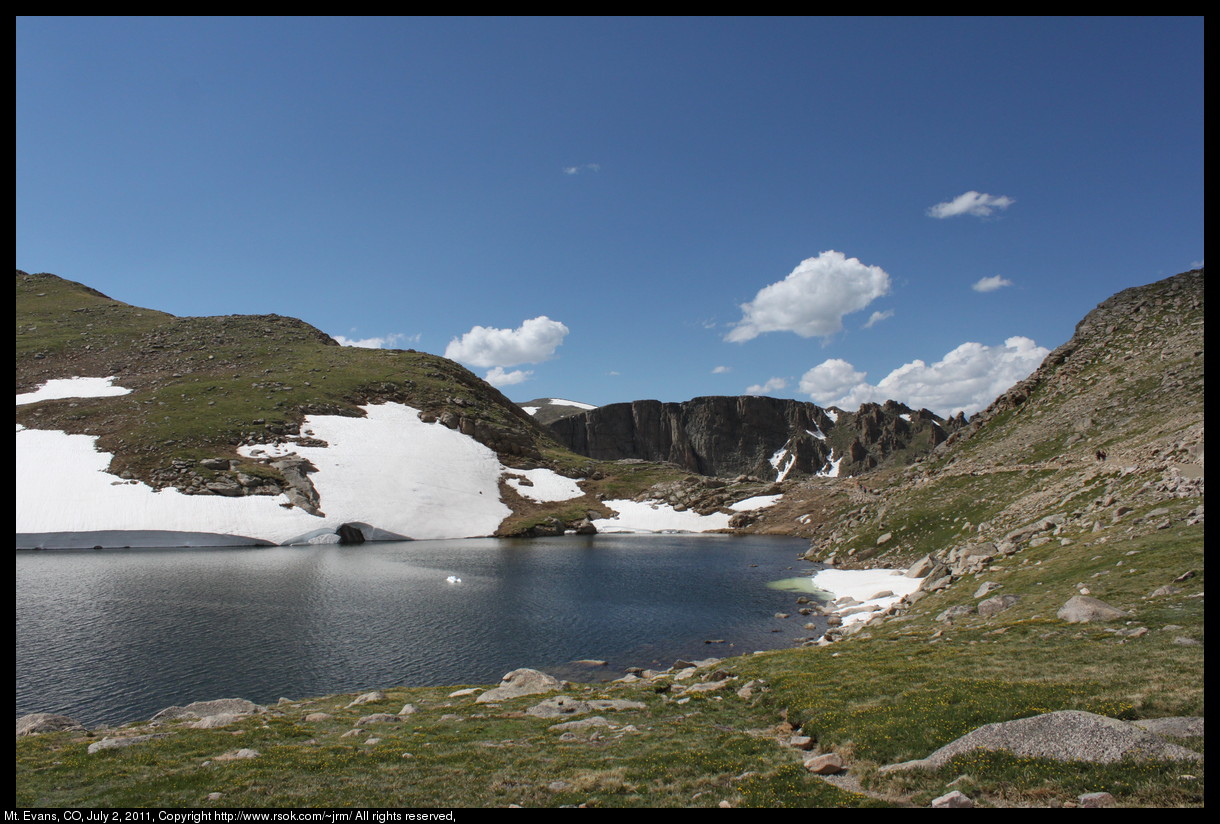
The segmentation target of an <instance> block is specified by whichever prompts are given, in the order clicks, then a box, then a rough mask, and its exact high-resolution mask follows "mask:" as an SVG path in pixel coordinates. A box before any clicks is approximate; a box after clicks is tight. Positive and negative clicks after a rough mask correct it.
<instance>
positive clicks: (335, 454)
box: [16, 379, 582, 543]
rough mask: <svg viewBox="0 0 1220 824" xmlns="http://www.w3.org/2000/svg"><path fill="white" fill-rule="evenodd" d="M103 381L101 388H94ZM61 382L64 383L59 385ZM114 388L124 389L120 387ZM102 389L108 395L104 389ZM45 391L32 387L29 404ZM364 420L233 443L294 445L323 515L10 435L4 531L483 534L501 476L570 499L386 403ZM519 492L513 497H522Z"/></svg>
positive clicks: (334, 418)
mask: <svg viewBox="0 0 1220 824" xmlns="http://www.w3.org/2000/svg"><path fill="white" fill-rule="evenodd" d="M98 380H106V381H107V384H106V386H102V385H100V384H97V383H96V381H98ZM50 383H54V382H49V383H48V385H47V386H44V387H43V388H41V389H40V390H39V391H38V392H37V393H30V394H40V393H46V392H48V391H51V392H55V393H63V392H69V394H66V395H64V394H56V395H55V397H96V396H97V394H96V393H98V392H101V391H102V390H103V389H106V388H107V387H109V389H110V390H114V389H120V387H111V386H109V383H110V379H75V380H74V381H73V382H72V383H71V386H56V387H53V388H51V389H50V390H48V387H49V386H50ZM60 383H66V382H60ZM123 391H125V390H123ZM106 394H116V393H115V392H113V391H106ZM47 397H50V395H48V394H40V399H46V398H47ZM363 409H364V411H365V414H366V417H364V418H350V417H344V416H339V415H317V416H311V417H309V418H307V419H306V422H305V426H306V427H307V428H308V429H310V430H312V432H313V434H314V437H316V438H319V439H321V440H323V441H325V442H327V443H328V444H329V446H328V447H310V446H303V445H300V444H287V445H286V444H262V445H255V446H246V447H242V448H241V449H240V450H239V451H240V452H241V453H242V454H244V455H247V456H249V457H272V456H276V455H283V454H286V453H287V452H290V451H291V452H295V453H296V454H298V455H300V456H301V457H303V458H306V459H308V460H309V461H311V462H312V463H313V465H314V466H315V467H317V471H316V472H314V473H312V474H311V475H310V480H311V481H312V482H313V485H314V487H315V489H316V490H317V492H318V495H319V498H320V504H321V510H322V512H324V513H325V515H324V516H322V517H319V516H314V515H310V514H308V513H306V512H305V511H303V510H301V509H299V508H295V507H286V506H284V504H286V503H288V501H287V498H286V497H285V496H245V497H224V496H219V495H183V494H182V493H181V492H179V491H178V490H176V489H172V488H170V489H163V490H161V491H157V490H154V489H153V488H152V487H150V486H148V485H147V484H144V483H141V482H138V481H128V480H124V479H122V478H119V477H117V476H115V475H111V474H109V473H108V472H107V471H106V469H107V467H108V466H109V465H110V459H111V455H109V454H108V453H104V452H99V451H98V450H97V448H96V443H97V438H96V437H95V436H91V435H69V434H67V433H65V432H59V431H51V430H36V429H26V428H24V427H22V426H20V425H18V426H17V430H16V477H17V478H20V479H21V483H20V484H18V485H17V493H16V532H18V533H61V532H94V531H96V532H102V531H112V530H165V531H173V532H192V533H216V534H219V535H241V536H247V537H250V538H258V539H262V540H267V541H271V542H274V543H283V542H285V541H288V540H290V539H292V538H294V537H296V536H300V535H302V534H305V533H309V532H314V531H316V530H319V529H331V530H334V529H337V528H338V527H339V526H341V525H342V524H345V523H353V522H362V523H365V524H371V525H372V526H374V527H377V528H379V529H381V530H385V531H388V532H393V533H398V534H400V535H406V536H410V537H412V538H416V539H428V538H467V537H480V536H485V535H491V534H493V533H494V532H495V531H496V529H497V528H498V527H499V525H500V523H501V522H502V521H503V520H504V518H505V517H507V516H508V515H509V514H511V511H510V510H509V508H508V506H506V505H505V504H504V503H503V502H502V501H501V500H500V491H499V481H500V478H501V475H502V474H503V473H505V472H506V471H507V472H508V473H509V474H510V475H516V476H525V477H528V478H529V479H530V480H531V481H532V482H533V484H534V487H532V488H530V487H521V489H525V490H530V489H534V490H537V491H536V492H535V494H537V495H545V496H546V497H545V498H539V499H540V500H551V501H555V500H567V499H568V498H570V497H577V496H579V495H580V494H582V493H581V492H580V490H579V487H577V486H576V483H575V481H573V480H571V479H569V478H563V477H562V476H559V475H556V474H555V473H552V472H550V471H549V470H528V471H524V470H511V469H507V468H506V467H504V466H502V465H501V464H500V460H499V457H498V456H497V455H496V453H495V452H493V451H492V450H491V449H489V448H487V447H486V446H484V445H483V444H481V443H479V442H478V441H476V440H474V439H473V438H470V437H468V436H466V435H463V434H461V433H459V432H455V431H454V430H451V429H448V428H446V427H445V426H443V425H441V424H439V423H431V424H428V423H424V422H422V421H421V420H420V419H419V412H418V410H416V409H413V408H411V407H409V406H405V405H402V404H395V403H386V404H379V405H370V406H365V407H363ZM523 494H524V493H523Z"/></svg>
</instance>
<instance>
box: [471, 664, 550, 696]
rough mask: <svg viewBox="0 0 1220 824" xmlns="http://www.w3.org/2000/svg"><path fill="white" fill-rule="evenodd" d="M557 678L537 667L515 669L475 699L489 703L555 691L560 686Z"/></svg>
mask: <svg viewBox="0 0 1220 824" xmlns="http://www.w3.org/2000/svg"><path fill="white" fill-rule="evenodd" d="M560 686H561V685H560V683H559V680H558V679H557V678H553V677H551V676H550V675H547V674H546V673H545V672H539V671H538V670H535V669H527V668H522V669H515V670H513V671H512V672H510V673H508V674H507V675H505V676H504V677H503V678H502V679H500V686H498V687H496V688H494V689H490V690H488V691H487V692H485V693H482V694H481V695H480V696H479V697H478V698H476V699H474V702H475V703H476V704H488V703H493V702H495V701H507V700H508V699H509V698H518V697H520V696H522V695H538V694H540V693H544V692H554V691H555V690H557V689H559V688H560Z"/></svg>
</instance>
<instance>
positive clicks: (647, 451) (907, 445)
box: [550, 395, 965, 481]
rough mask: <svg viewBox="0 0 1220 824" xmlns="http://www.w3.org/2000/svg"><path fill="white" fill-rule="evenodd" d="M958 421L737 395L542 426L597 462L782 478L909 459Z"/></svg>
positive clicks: (885, 407) (884, 408)
mask: <svg viewBox="0 0 1220 824" xmlns="http://www.w3.org/2000/svg"><path fill="white" fill-rule="evenodd" d="M964 423H965V420H964V419H963V418H960V417H959V418H956V419H953V420H944V419H942V418H940V417H939V416H937V415H935V414H933V413H932V412H929V411H928V410H926V409H921V410H912V409H910V408H908V407H907V406H905V405H904V404H901V403H897V402H895V401H887V402H886V403H884V404H872V403H869V404H864V405H863V406H861V407H860V409H859V410H857V411H856V412H845V411H843V410H840V409H834V408H832V409H829V410H826V409H822V408H821V407H819V406H817V405H816V404H813V403H808V402H804V401H796V400H790V399H780V398H768V397H759V396H752V395H745V396H739V397H720V396H714V397H701V398H693V399H692V400H689V401H684V402H682V403H662V402H660V401H655V400H641V401H632V402H630V403H617V404H610V405H608V406H603V407H600V408H598V409H593V410H589V411H587V412H583V413H581V414H577V415H569V416H567V417H564V418H562V419H559V420H556V421H553V422H552V423H551V424H550V429H551V431H552V432H553V433H554V434H555V436H556V438H557V439H558V440H559V442H560V443H561V444H563V445H564V446H566V447H567V448H568V449H571V450H572V451H573V452H576V453H577V454H580V455H585V456H587V457H590V458H594V459H596V460H606V461H610V460H624V459H628V460H646V461H662V462H666V463H670V464H673V465H675V466H678V467H681V468H682V469H685V470H687V471H689V472H695V473H698V474H700V475H707V476H718V477H733V476H738V475H745V476H750V477H753V478H757V479H765V480H772V481H780V480H786V479H796V478H803V477H810V476H817V475H824V476H831V475H833V476H847V475H858V474H861V473H863V472H866V471H869V470H871V469H875V468H877V467H878V466H882V465H887V464H893V463H898V464H902V463H909V462H910V461H912V460H914V458H915V457H916V456H917V455H920V454H923V453H925V452H927V451H929V450H931V449H932V448H933V447H935V446H936V445H938V444H940V443H941V442H943V441H944V440H946V439H947V438H948V437H949V435H950V434H951V433H953V432H954V431H956V430H957V429H958V428H959V427H961V426H962V425H964Z"/></svg>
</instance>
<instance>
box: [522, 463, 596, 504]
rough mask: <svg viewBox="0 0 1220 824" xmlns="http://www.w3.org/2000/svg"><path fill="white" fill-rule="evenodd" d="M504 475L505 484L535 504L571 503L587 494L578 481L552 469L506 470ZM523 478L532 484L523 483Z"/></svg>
mask: <svg viewBox="0 0 1220 824" xmlns="http://www.w3.org/2000/svg"><path fill="white" fill-rule="evenodd" d="M504 474H505V482H506V483H507V484H508V485H509V486H511V487H512V488H513V489H515V490H517V494H519V495H521V496H522V497H524V498H529V499H530V500H531V501H534V502H535V503H545V502H549V501H569V500H571V499H572V498H579V497H580V496H581V495H584V494H585V493H584V491H583V490H582V489H581V488H580V485H579V484H577V483H576V481H574V480H572V479H571V478H565V477H564V476H563V475H560V474H559V473H557V472H554V471H552V470H550V469H506V470H504ZM522 476H524V477H525V478H526V479H528V480H529V481H530V483H529V484H526V483H523V482H522Z"/></svg>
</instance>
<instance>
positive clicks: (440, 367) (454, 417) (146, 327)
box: [16, 272, 681, 534]
mask: <svg viewBox="0 0 1220 824" xmlns="http://www.w3.org/2000/svg"><path fill="white" fill-rule="evenodd" d="M16 341H17V345H16V363H17V370H16V383H17V391H18V392H19V393H20V392H26V391H31V390H33V389H34V388H35V387H37V386H38V385H39V384H41V383H43V382H45V381H46V380H48V379H51V378H66V377H73V376H111V375H113V376H117V378H118V383H120V384H121V385H122V386H125V387H128V388H130V389H132V390H133V391H132V392H131V394H128V395H122V396H117V397H109V398H88V399H79V398H73V399H64V400H56V401H44V402H42V403H39V404H33V405H29V406H23V407H18V408H17V413H16V416H17V423H19V424H23V425H25V426H29V427H31V428H40V429H60V430H64V431H67V432H72V433H79V434H91V435H96V436H98V447H99V448H100V449H102V450H104V451H107V452H111V453H113V454H114V455H115V457H114V459H113V460H112V462H111V467H110V471H111V472H113V473H115V474H118V475H122V476H124V477H129V478H139V479H141V480H144V481H146V482H148V483H150V484H152V485H153V486H155V487H157V488H160V487H163V486H167V485H178V484H180V483H181V482H182V478H183V475H182V473H181V472H179V471H178V469H177V467H178V466H181V465H189V466H191V474H193V475H196V476H203V477H204V478H205V480H210V479H211V476H212V474H213V473H212V472H211V471H210V470H208V469H206V468H204V467H202V466H200V465H199V464H198V462H199V461H200V460H203V459H206V458H228V459H240V458H239V456H238V455H237V452H236V449H237V447H238V446H239V445H240V444H243V443H260V442H265V441H267V440H273V439H275V438H276V437H277V436H280V435H284V434H294V433H297V432H298V429H299V426H300V424H301V422H302V420H303V419H304V417H305V416H306V415H310V414H331V415H362V414H363V413H362V412H361V411H360V409H359V406H360V405H362V404H367V403H370V402H382V401H398V402H402V403H406V404H409V405H411V406H414V407H416V408H418V409H420V410H421V411H422V412H424V413H425V414H428V415H431V416H433V417H434V418H440V419H441V420H442V421H443V420H445V419H446V416H449V419H450V420H451V421H454V422H457V425H458V426H459V427H460V428H461V429H462V431H464V432H468V433H471V434H473V435H474V436H475V437H476V438H478V439H479V440H481V441H482V442H483V443H485V444H486V445H488V446H490V447H491V448H492V449H495V450H496V451H497V452H499V453H500V455H501V458H502V459H503V460H504V461H505V462H506V463H507V464H508V465H510V466H519V467H522V468H531V467H537V466H549V467H552V468H554V469H556V470H558V471H560V472H566V473H570V474H573V475H579V476H585V477H588V476H590V475H597V476H598V477H599V478H600V480H598V481H595V482H594V483H592V484H590V485H589V488H590V494H589V495H588V496H587V497H586V500H583V501H576V502H565V503H563V504H559V505H555V504H552V505H539V504H532V503H530V502H528V501H525V500H524V499H520V498H517V497H516V496H510V498H511V499H510V503H512V504H515V505H516V506H515V507H514V508H515V510H516V513H517V514H515V515H514V516H513V517H512V518H510V519H509V521H507V522H506V523H505V525H504V526H503V527H502V530H501V531H502V532H503V533H504V534H509V533H511V532H513V531H515V530H518V529H521V528H528V526H530V525H532V524H533V523H536V522H537V521H539V520H543V519H545V518H547V517H551V516H555V515H558V516H560V517H564V516H566V515H577V514H578V515H579V517H583V510H585V509H597V508H598V504H597V499H598V497H599V495H602V494H603V493H606V494H608V496H609V497H615V496H617V495H620V494H625V493H628V492H629V493H630V494H631V495H634V494H636V493H638V492H639V491H640V490H641V489H643V488H645V487H646V486H648V485H649V484H650V483H652V480H650V479H649V478H647V477H644V476H643V475H642V474H641V473H640V472H639V471H638V470H636V469H633V468H624V467H618V466H616V465H614V464H606V465H597V464H596V463H595V462H592V461H589V460H588V459H586V458H583V457H580V456H578V455H574V454H572V453H570V452H567V451H566V450H564V449H562V448H561V447H559V446H558V445H557V444H556V443H554V441H553V440H552V439H551V438H550V436H549V435H548V434H547V433H546V432H545V430H543V429H542V428H541V427H539V426H538V425H537V424H536V423H535V422H534V421H533V419H531V418H530V417H529V415H527V414H526V413H525V412H524V411H522V410H521V409H520V408H519V407H518V406H517V405H516V404H514V403H512V402H511V401H509V400H508V399H507V398H506V397H504V396H503V395H502V394H501V393H500V392H498V391H497V390H496V389H494V388H493V387H491V386H490V385H488V384H487V383H485V382H484V381H482V380H480V379H479V378H478V377H477V376H475V375H474V374H473V373H471V372H470V371H468V370H466V369H465V368H463V367H461V366H460V365H458V364H456V363H454V362H453V361H450V360H447V359H445V358H441V357H437V356H435V355H430V354H427V353H424V352H416V351H413V350H405V351H404V350H381V349H359V348H352V347H341V346H338V345H336V344H335V342H334V341H333V340H331V339H330V338H329V337H328V336H327V335H325V334H324V333H322V332H321V331H319V330H317V329H315V328H313V327H312V326H309V325H308V324H306V323H304V322H302V321H299V320H296V319H293V318H286V317H280V316H277V315H226V316H221V317H203V318H179V317H175V316H173V315H168V314H166V313H164V312H157V311H153V310H149V309H141V308H139V307H134V306H129V305H127V304H125V303H121V302H119V301H116V300H113V299H111V298H109V297H106V296H105V295H102V294H101V293H99V292H97V291H95V290H93V289H90V288H89V287H87V286H83V285H81V284H79V283H75V282H73V281H69V280H65V279H63V278H59V277H57V276H55V275H49V274H35V275H30V274H26V273H24V272H18V273H17V276H16ZM240 469H241V471H242V472H245V473H247V474H250V475H262V476H268V477H271V478H273V479H274V478H278V472H277V471H276V470H274V469H272V468H271V467H268V466H264V465H261V464H258V463H256V462H254V461H250V460H242V462H241V467H240ZM662 474H665V475H666V476H667V477H673V476H675V475H680V474H681V473H674V472H673V471H672V470H667V471H664V472H663V473H662Z"/></svg>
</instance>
